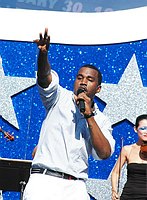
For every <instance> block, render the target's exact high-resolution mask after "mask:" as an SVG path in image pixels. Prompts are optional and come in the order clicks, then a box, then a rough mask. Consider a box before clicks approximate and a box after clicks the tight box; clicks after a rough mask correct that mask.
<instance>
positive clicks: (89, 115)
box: [84, 112, 94, 119]
mask: <svg viewBox="0 0 147 200" xmlns="http://www.w3.org/2000/svg"><path fill="white" fill-rule="evenodd" d="M93 116H94V113H93V112H92V113H90V114H88V115H86V114H85V115H84V118H86V119H88V118H90V117H93Z"/></svg>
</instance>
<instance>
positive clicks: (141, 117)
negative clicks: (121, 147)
mask: <svg viewBox="0 0 147 200" xmlns="http://www.w3.org/2000/svg"><path fill="white" fill-rule="evenodd" d="M143 119H146V120H147V114H143V115H139V116H138V117H137V118H136V123H135V127H136V128H138V126H139V122H140V121H142V120H143Z"/></svg>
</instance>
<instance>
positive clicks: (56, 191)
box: [23, 174, 90, 200]
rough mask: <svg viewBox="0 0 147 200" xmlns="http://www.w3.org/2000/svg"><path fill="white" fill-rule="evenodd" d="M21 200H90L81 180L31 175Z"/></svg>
mask: <svg viewBox="0 0 147 200" xmlns="http://www.w3.org/2000/svg"><path fill="white" fill-rule="evenodd" d="M23 200H90V197H89V195H88V193H87V190H86V185H85V183H84V181H82V180H67V179H62V178H57V177H54V176H49V175H44V174H31V176H30V179H29V181H28V183H27V185H26V187H25V191H24V194H23Z"/></svg>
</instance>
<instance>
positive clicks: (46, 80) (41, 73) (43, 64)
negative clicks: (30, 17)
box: [34, 28, 52, 88]
mask: <svg viewBox="0 0 147 200" xmlns="http://www.w3.org/2000/svg"><path fill="white" fill-rule="evenodd" d="M34 42H35V43H36V44H37V46H38V49H39V53H38V60H37V64H38V71H37V78H38V84H39V85H40V86H41V87H43V88H47V87H48V86H49V84H50V83H51V81H52V76H51V66H50V63H49V60H48V50H49V46H50V36H49V35H48V29H47V28H46V29H45V32H44V35H42V33H40V34H39V39H37V40H34Z"/></svg>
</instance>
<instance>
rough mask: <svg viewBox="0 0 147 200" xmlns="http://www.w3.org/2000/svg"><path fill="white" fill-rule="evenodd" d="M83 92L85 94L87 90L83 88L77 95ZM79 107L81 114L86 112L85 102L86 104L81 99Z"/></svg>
mask: <svg viewBox="0 0 147 200" xmlns="http://www.w3.org/2000/svg"><path fill="white" fill-rule="evenodd" d="M82 92H85V90H84V89H82V88H79V89H78V91H77V95H79V94H80V93H82ZM78 107H79V109H80V112H81V113H84V112H85V102H84V100H83V99H79V104H78Z"/></svg>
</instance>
